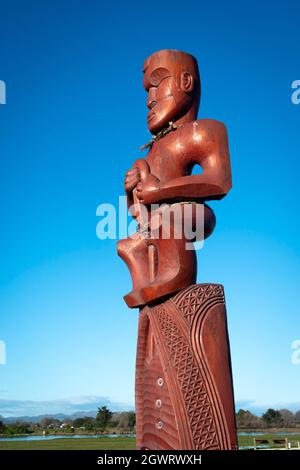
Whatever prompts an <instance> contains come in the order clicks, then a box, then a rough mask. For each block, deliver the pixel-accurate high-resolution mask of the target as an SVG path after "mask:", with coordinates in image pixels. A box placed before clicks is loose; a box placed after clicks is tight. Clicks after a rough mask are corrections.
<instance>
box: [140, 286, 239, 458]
mask: <svg viewBox="0 0 300 470" xmlns="http://www.w3.org/2000/svg"><path fill="white" fill-rule="evenodd" d="M136 413H137V426H136V428H137V448H138V449H151V450H157V449H169V450H176V449H182V450H203V449H236V447H237V440H236V426H235V415H234V400H233V387H232V373H231V362H230V352H229V341H228V333H227V321H226V308H225V300H224V292H223V287H222V286H221V285H218V284H198V285H193V286H191V287H188V288H187V289H184V290H182V291H180V292H179V293H178V294H176V295H174V296H173V297H172V298H170V299H169V300H166V301H164V302H162V303H160V304H159V305H155V306H147V307H145V308H143V309H142V310H141V313H140V319H139V332H138V348H137V362H136Z"/></svg>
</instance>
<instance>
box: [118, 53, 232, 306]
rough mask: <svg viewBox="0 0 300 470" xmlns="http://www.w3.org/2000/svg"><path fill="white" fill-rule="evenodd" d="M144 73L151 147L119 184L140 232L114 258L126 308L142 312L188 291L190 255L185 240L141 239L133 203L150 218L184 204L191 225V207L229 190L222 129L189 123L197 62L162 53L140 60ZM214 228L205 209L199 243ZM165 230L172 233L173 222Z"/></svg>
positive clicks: (193, 266) (196, 95) (192, 268)
mask: <svg viewBox="0 0 300 470" xmlns="http://www.w3.org/2000/svg"><path fill="white" fill-rule="evenodd" d="M143 72H144V87H145V89H146V91H147V92H148V100H147V106H148V108H149V113H148V127H149V130H150V132H151V133H152V134H154V136H155V137H154V138H155V139H156V140H155V141H154V142H153V145H152V146H151V148H150V150H149V152H148V154H147V156H146V158H144V159H141V158H139V159H137V160H136V161H135V163H134V164H133V168H132V169H131V170H129V171H128V172H127V174H126V178H125V190H126V194H127V199H128V205H129V206H131V205H132V204H134V203H136V206H135V211H134V212H133V215H134V217H135V218H136V219H137V221H138V223H139V228H140V230H139V231H138V232H137V233H136V234H135V235H134V237H130V238H127V239H126V240H121V241H120V242H119V243H118V253H119V255H120V256H121V258H122V259H123V260H124V261H125V263H126V264H127V266H128V268H129V270H130V272H131V277H132V283H133V288H132V291H131V292H130V293H129V294H128V295H127V296H125V301H126V303H127V305H128V306H129V307H138V306H142V305H146V304H148V303H149V302H152V301H154V300H157V299H160V298H163V297H165V296H166V295H169V294H172V293H174V292H176V291H178V290H180V289H182V288H185V287H187V286H189V285H191V284H194V283H195V282H196V274H197V263H196V257H195V253H194V252H193V251H190V250H186V241H187V240H186V239H185V238H184V237H182V238H181V239H175V238H174V237H173V236H171V237H170V238H169V239H168V240H165V239H162V237H161V236H159V238H158V239H155V240H153V239H151V237H150V238H148V239H147V238H145V231H147V230H145V221H144V220H143V217H141V211H140V204H143V205H145V206H146V213H147V216H148V217H149V214H150V208H151V207H150V205H151V204H153V203H159V204H161V203H166V204H169V205H171V204H176V203H179V202H180V203H181V204H182V211H183V210H184V206H185V204H188V203H189V202H192V203H193V206H194V211H193V214H192V215H191V224H195V221H196V218H195V213H196V210H197V204H200V203H204V202H205V201H207V200H210V199H221V198H222V197H224V196H225V195H226V194H227V192H228V191H229V190H230V188H231V170H230V161H229V152H228V142H227V132H226V128H225V126H224V124H222V123H221V122H218V121H214V120H212V119H200V120H196V117H197V111H198V106H199V100H200V77H199V72H198V66H197V62H196V59H194V58H193V57H192V56H191V55H189V54H186V53H184V52H179V51H170V50H163V51H159V52H156V53H155V54H153V55H151V56H150V57H149V58H148V59H147V60H146V61H145V63H144V68H143ZM170 121H172V123H173V124H172V126H171V129H173V130H171V131H170V128H169V129H168V126H169V122H170ZM174 126H175V127H174ZM166 129H167V130H166ZM161 135H162V137H161V138H159V137H160V136H161ZM195 165H198V166H200V167H201V168H202V173H201V174H194V175H192V174H191V173H192V169H193V167H194V166H195ZM137 202H138V204H137ZM157 212H159V210H157ZM149 219H150V217H149ZM214 226H215V216H214V213H213V211H212V210H211V209H210V208H209V207H208V206H207V205H205V211H204V238H207V237H208V236H209V235H210V234H211V233H212V231H213V229H214ZM151 228H152V219H150V220H149V230H151ZM170 230H171V233H173V231H174V224H173V222H172V221H171V222H170ZM149 245H150V246H151V248H150V249H151V250H152V252H153V251H155V256H154V255H152V257H153V258H155V259H156V265H155V266H149V261H148V260H149V257H148V251H149ZM151 276H152V277H151ZM153 277H154V279H153Z"/></svg>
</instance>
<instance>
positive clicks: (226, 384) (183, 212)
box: [118, 50, 236, 449]
mask: <svg viewBox="0 0 300 470" xmlns="http://www.w3.org/2000/svg"><path fill="white" fill-rule="evenodd" d="M143 73H144V87H145V89H146V91H147V92H148V100H147V106H148V108H149V113H148V128H149V130H150V132H151V133H152V135H153V137H152V139H151V141H150V142H149V144H147V145H145V146H144V147H145V148H149V151H148V153H147V155H146V157H145V158H139V159H137V160H136V161H135V163H134V164H133V167H132V169H131V170H129V171H128V172H127V174H126V177H125V191H126V194H127V201H128V207H129V208H130V211H131V214H132V215H133V217H134V218H135V219H136V221H137V223H138V230H137V232H136V233H135V234H134V235H133V236H131V237H129V238H127V239H126V240H121V241H120V242H119V243H118V254H119V256H121V258H122V259H123V260H124V261H125V263H126V264H127V266H128V268H129V270H130V273H131V277H132V284H133V287H132V291H131V292H130V293H129V294H127V295H126V296H125V297H124V299H125V301H126V303H127V305H128V306H129V307H140V319H139V337H138V350H137V365H136V408H137V409H136V411H137V446H138V448H139V449H143V448H144V449H145V448H148V449H234V448H236V429H235V419H234V403H233V388H232V374H231V365H230V353H229V343H228V335H227V326H226V325H227V324H226V309H225V301H224V293H223V288H222V286H220V285H215V284H202V285H195V282H196V275H197V264H196V255H195V251H194V250H193V249H192V242H194V241H199V240H203V239H204V238H207V237H208V236H209V235H210V234H211V233H212V232H213V230H214V227H215V216H214V213H213V211H212V209H211V208H210V207H209V206H208V205H207V204H206V201H209V200H211V199H221V198H222V197H224V196H225V195H226V194H227V193H228V191H229V190H230V188H231V170H230V159H229V151H228V142H227V132H226V128H225V126H224V125H223V124H222V123H220V122H218V121H214V120H211V119H200V120H197V112H198V107H199V101H200V77H199V71H198V66H197V61H196V59H195V58H194V57H192V56H191V55H189V54H186V53H184V52H180V51H174V50H162V51H159V52H156V53H154V54H152V55H151V56H150V57H149V58H148V59H147V60H146V61H145V63H144V67H143ZM196 165H198V166H199V167H200V168H201V172H200V174H192V171H193V168H194V166H196ZM153 205H155V206H153ZM187 226H188V230H186V227H187ZM199 226H200V228H201V230H199Z"/></svg>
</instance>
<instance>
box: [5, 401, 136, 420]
mask: <svg viewBox="0 0 300 470" xmlns="http://www.w3.org/2000/svg"><path fill="white" fill-rule="evenodd" d="M102 406H107V408H109V409H110V410H111V411H113V412H118V411H130V410H133V409H134V406H133V405H131V404H128V403H115V402H113V401H111V400H109V399H108V398H106V397H79V398H73V399H69V400H49V401H30V400H28V401H21V400H3V399H0V413H1V414H0V420H1V421H3V422H4V423H11V422H16V421H20V422H25V421H28V422H32V423H37V422H39V421H40V420H41V419H43V418H55V419H59V420H60V421H62V420H64V419H66V418H69V419H76V418H82V417H85V416H90V417H93V418H94V417H96V414H97V409H98V408H100V407H102Z"/></svg>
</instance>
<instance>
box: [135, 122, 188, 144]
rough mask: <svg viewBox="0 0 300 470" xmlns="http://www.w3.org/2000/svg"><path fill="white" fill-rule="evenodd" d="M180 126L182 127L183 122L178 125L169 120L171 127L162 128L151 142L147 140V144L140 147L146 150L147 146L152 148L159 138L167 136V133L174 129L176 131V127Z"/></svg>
mask: <svg viewBox="0 0 300 470" xmlns="http://www.w3.org/2000/svg"><path fill="white" fill-rule="evenodd" d="M179 127H182V124H181V125H179V126H177V125H176V124H173V121H170V122H169V127H165V128H164V129H162V130H161V131H159V132H158V133H157V134H156V135H153V136H152V138H151V140H150V142H147V144H145V145H142V147H140V149H141V150H145V149H147V148H151V147H152V145H153V144H154V143H155V142H157V141H158V140H160V139H162V138H163V137H165V135H167V134H169V133H170V132H172V131H176V129H179Z"/></svg>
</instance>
